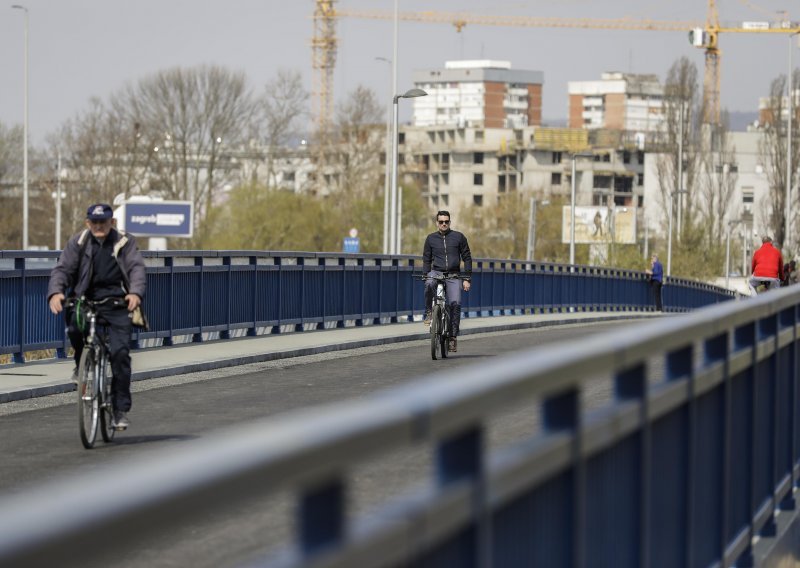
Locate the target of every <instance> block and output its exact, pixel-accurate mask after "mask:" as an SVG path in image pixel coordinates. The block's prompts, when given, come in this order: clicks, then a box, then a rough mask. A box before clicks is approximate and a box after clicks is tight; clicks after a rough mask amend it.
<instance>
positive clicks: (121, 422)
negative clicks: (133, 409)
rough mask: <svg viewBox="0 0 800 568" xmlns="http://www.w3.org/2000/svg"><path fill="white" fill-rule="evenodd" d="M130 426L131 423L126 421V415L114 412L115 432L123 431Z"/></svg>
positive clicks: (117, 411)
mask: <svg viewBox="0 0 800 568" xmlns="http://www.w3.org/2000/svg"><path fill="white" fill-rule="evenodd" d="M130 425H131V421H130V420H128V414H127V413H126V412H123V411H121V410H115V411H114V428H116V429H117V430H125V429H126V428H127V427H128V426H130Z"/></svg>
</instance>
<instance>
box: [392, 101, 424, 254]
mask: <svg viewBox="0 0 800 568" xmlns="http://www.w3.org/2000/svg"><path fill="white" fill-rule="evenodd" d="M427 94H428V93H426V92H425V91H423V90H422V89H409V90H408V91H406V92H405V93H403V94H402V95H394V97H393V98H392V106H393V108H394V113H393V114H392V192H391V199H390V205H389V208H390V214H389V217H390V221H389V227H390V230H389V254H397V252H398V251H397V245H398V237H397V153H398V140H397V122H398V114H399V109H398V106H399V105H398V104H397V101H398V100H399V99H413V98H415V97H424V96H426V95H427Z"/></svg>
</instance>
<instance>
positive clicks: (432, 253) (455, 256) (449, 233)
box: [422, 211, 472, 352]
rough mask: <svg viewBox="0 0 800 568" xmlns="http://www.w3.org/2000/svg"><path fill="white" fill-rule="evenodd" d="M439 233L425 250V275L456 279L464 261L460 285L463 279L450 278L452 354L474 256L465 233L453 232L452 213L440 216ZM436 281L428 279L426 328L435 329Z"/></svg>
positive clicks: (430, 237) (444, 213)
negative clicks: (450, 276)
mask: <svg viewBox="0 0 800 568" xmlns="http://www.w3.org/2000/svg"><path fill="white" fill-rule="evenodd" d="M436 225H437V231H436V232H434V233H431V234H430V235H428V237H427V238H426V239H425V246H424V247H423V250H422V272H423V273H425V274H427V275H429V276H437V275H445V276H448V275H453V276H456V275H457V273H459V272H461V270H460V269H461V261H462V260H463V261H464V271H463V272H464V275H463V277H462V278H463V279H461V283H460V285H459V278H455V277H454V278H448V279H447V281H446V283H445V285H446V286H447V298H448V301H449V302H450V323H451V325H450V329H451V337H450V343H449V345H448V351H452V352H455V351H457V349H458V343H457V339H456V338H457V337H458V328H459V325H460V324H461V290H462V288H463V290H464V292H469V288H470V277H471V274H472V253H471V252H470V250H469V244H468V243H467V237H465V236H464V234H463V233H459V232H458V231H453V230H452V229H451V228H450V212H449V211H439V212H438V213H436ZM435 286H436V281H435V280H434V279H432V278H428V279H427V280H426V281H425V318H424V323H425V325H426V326H429V325H431V304H432V303H433V295H434V293H435Z"/></svg>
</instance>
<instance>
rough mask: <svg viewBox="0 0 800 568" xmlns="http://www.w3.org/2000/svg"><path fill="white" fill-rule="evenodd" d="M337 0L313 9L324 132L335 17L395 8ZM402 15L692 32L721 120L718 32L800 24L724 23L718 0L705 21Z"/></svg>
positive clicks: (710, 105)
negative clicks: (349, 5)
mask: <svg viewBox="0 0 800 568" xmlns="http://www.w3.org/2000/svg"><path fill="white" fill-rule="evenodd" d="M335 1H336V0H316V10H315V12H314V22H315V28H314V29H315V32H314V33H315V35H314V38H313V40H312V46H313V49H314V70H315V72H316V73H317V80H316V83H315V92H314V94H315V97H316V100H317V105H318V114H317V126H318V128H319V129H320V130H321V131H324V130H326V129H327V128H328V121H329V118H330V116H331V110H332V106H333V94H332V81H333V68H334V62H335V60H336V44H337V39H336V32H335V20H336V18H360V19H374V20H392V19H394V17H395V16H394V13H393V12H385V11H378V10H336V9H334V7H333V4H334V2H335ZM397 17H398V19H399V20H403V21H409V22H429V23H447V24H451V25H453V26H454V27H455V28H456V31H458V32H460V31H461V30H462V29H463V28H464V27H465V26H467V25H483V26H514V27H536V28H583V29H609V30H652V31H671V32H674V31H682V32H688V34H689V41H690V42H691V44H692V45H694V46H695V47H698V48H701V49H704V50H705V76H704V82H703V113H704V114H703V121H704V122H706V123H713V124H717V123H719V116H720V105H719V90H720V59H721V56H722V52H721V50H720V49H719V34H721V33H757V34H796V33H799V32H800V23H798V22H792V21H789V20H786V19H785V20H782V21H777V22H776V21H759V22H741V23H738V24H730V25H724V26H723V25H720V23H719V16H718V13H717V5H716V0H708V14H707V18H706V22H705V23H701V22H694V21H659V20H649V19H633V18H616V19H612V18H609V19H603V18H538V17H528V16H490V15H481V14H469V13H464V12H436V11H426V12H400V13H399V14H398V15H397Z"/></svg>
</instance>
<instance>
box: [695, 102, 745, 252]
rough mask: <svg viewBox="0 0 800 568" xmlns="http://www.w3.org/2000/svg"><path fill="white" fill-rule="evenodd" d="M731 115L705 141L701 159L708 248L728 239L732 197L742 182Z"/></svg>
mask: <svg viewBox="0 0 800 568" xmlns="http://www.w3.org/2000/svg"><path fill="white" fill-rule="evenodd" d="M728 124H729V119H728V113H727V112H724V113H723V116H722V122H721V124H720V125H719V126H718V127H716V128H714V129H713V132H712V131H711V130H709V133H711V135H710V136H704V137H702V139H701V142H702V147H701V148H702V151H701V153H700V156H699V170H700V171H699V173H698V180H697V181H698V196H699V203H698V205H699V213H700V217H701V222H702V226H704V227H705V228H706V231H705V233H706V241H707V244H708V245H714V244H719V243H721V242H722V241H723V240H724V239H725V236H726V228H725V219H727V218H729V217H730V215H731V214H732V213H734V214H735V213H736V212H735V211H732V210H731V208H732V205H733V203H732V198H733V194H734V192H735V190H736V182H737V180H738V177H739V176H738V175H737V168H736V147H735V146H733V144H732V143H731V141H730V135H729V132H730V130H729V127H728Z"/></svg>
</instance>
